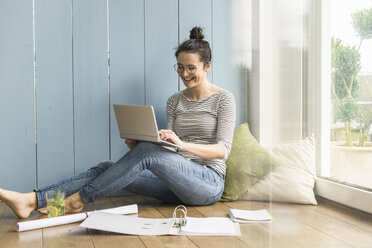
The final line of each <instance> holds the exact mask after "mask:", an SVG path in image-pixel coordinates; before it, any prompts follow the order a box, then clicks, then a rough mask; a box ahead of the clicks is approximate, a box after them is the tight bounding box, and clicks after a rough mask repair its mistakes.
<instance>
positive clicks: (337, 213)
mask: <svg viewBox="0 0 372 248" xmlns="http://www.w3.org/2000/svg"><path fill="white" fill-rule="evenodd" d="M318 200H319V205H318V206H305V205H293V204H278V203H275V204H274V203H272V204H270V203H262V202H250V201H236V202H229V203H217V204H215V205H213V206H204V207H188V208H187V209H188V215H189V216H194V217H204V216H208V217H211V216H227V212H228V209H230V208H238V209H251V210H253V209H261V208H267V209H269V210H270V211H271V214H272V215H273V217H274V220H273V222H272V223H267V224H240V228H241V231H242V236H239V237H195V236H189V237H188V236H129V235H119V234H113V233H109V232H102V231H93V230H87V229H83V228H79V227H78V223H76V224H69V225H64V226H58V227H50V228H45V229H40V230H34V231H28V232H22V233H17V232H16V223H17V222H18V221H24V220H19V219H17V217H16V216H15V215H14V214H13V213H12V211H11V210H10V209H9V208H8V207H6V206H5V205H4V203H0V247H2V248H5V247H6V248H7V247H27V248H32V247H95V248H99V247H107V248H114V247H263V248H266V247H268V248H269V247H285V248H291V247H311V248H316V247H326V248H330V247H337V248H343V247H357V248H361V247H368V248H370V247H372V216H371V215H368V214H365V213H361V212H358V211H355V210H352V209H349V208H346V207H342V206H339V205H337V204H334V203H331V202H329V201H327V200H324V199H318ZM134 203H136V204H138V208H139V214H138V215H139V217H148V218H157V217H159V218H163V217H167V218H168V217H169V218H170V217H171V216H172V213H173V209H174V207H175V205H166V204H162V203H160V202H158V201H156V200H154V199H152V198H146V197H142V196H126V197H110V198H105V199H102V200H99V201H97V202H95V203H92V204H89V205H87V206H86V210H94V209H103V208H111V207H116V206H122V205H129V204H134ZM44 217H45V216H42V215H39V214H38V213H33V214H32V215H31V217H30V219H37V218H44Z"/></svg>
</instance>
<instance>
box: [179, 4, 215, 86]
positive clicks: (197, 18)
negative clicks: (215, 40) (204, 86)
mask: <svg viewBox="0 0 372 248" xmlns="http://www.w3.org/2000/svg"><path fill="white" fill-rule="evenodd" d="M179 4H180V6H179V42H180V43H182V42H184V41H185V40H188V39H189V37H190V31H191V29H192V28H193V27H195V26H200V27H203V32H204V40H206V41H208V42H209V45H210V46H211V48H212V0H180V1H179ZM196 9H197V12H198V14H195V10H196ZM212 62H213V54H212ZM212 71H213V63H212V67H211V69H210V70H209V73H208V76H207V78H208V80H209V81H210V82H212V81H213V78H212V75H213V73H212ZM180 84H181V86H180V88H181V89H184V88H185V86H184V85H183V83H182V81H181V82H180Z"/></svg>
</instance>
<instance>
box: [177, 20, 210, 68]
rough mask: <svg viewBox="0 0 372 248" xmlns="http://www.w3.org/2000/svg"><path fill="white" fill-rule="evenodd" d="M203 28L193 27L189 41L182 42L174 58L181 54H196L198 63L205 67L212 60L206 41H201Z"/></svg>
mask: <svg viewBox="0 0 372 248" xmlns="http://www.w3.org/2000/svg"><path fill="white" fill-rule="evenodd" d="M203 39H204V34H203V28H201V27H194V28H193V29H191V31H190V39H189V40H186V41H184V42H182V43H181V44H180V45H179V46H178V48H177V50H176V53H175V55H176V58H178V55H179V54H180V53H181V52H187V53H196V54H198V55H199V58H200V61H201V62H203V63H204V66H205V65H207V64H208V63H209V62H211V60H212V52H211V48H210V47H209V43H208V41H205V40H203Z"/></svg>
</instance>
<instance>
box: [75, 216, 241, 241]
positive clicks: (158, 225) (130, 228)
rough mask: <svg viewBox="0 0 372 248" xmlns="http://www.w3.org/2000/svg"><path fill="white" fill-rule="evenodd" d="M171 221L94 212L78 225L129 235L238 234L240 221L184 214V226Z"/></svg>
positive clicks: (169, 219) (239, 233)
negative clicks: (179, 226) (175, 224)
mask: <svg viewBox="0 0 372 248" xmlns="http://www.w3.org/2000/svg"><path fill="white" fill-rule="evenodd" d="M173 224H174V219H173V218H166V219H151V218H138V217H133V216H123V215H120V216H118V215H113V214H110V213H103V212H96V213H94V214H92V215H91V216H89V217H88V218H87V219H86V220H85V221H84V222H83V223H81V224H80V227H83V228H89V229H95V230H102V231H109V232H115V233H121V234H131V235H198V236H238V235H241V232H240V227H239V224H238V223H234V222H232V221H231V220H230V219H229V218H222V217H213V218H193V217H187V224H186V226H184V227H182V228H177V227H173Z"/></svg>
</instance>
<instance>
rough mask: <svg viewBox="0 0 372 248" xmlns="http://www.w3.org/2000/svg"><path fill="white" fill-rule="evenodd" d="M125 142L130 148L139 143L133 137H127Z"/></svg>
mask: <svg viewBox="0 0 372 248" xmlns="http://www.w3.org/2000/svg"><path fill="white" fill-rule="evenodd" d="M125 144H127V146H128V147H129V149H133V148H134V147H135V146H136V145H137V141H135V140H131V139H125Z"/></svg>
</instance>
